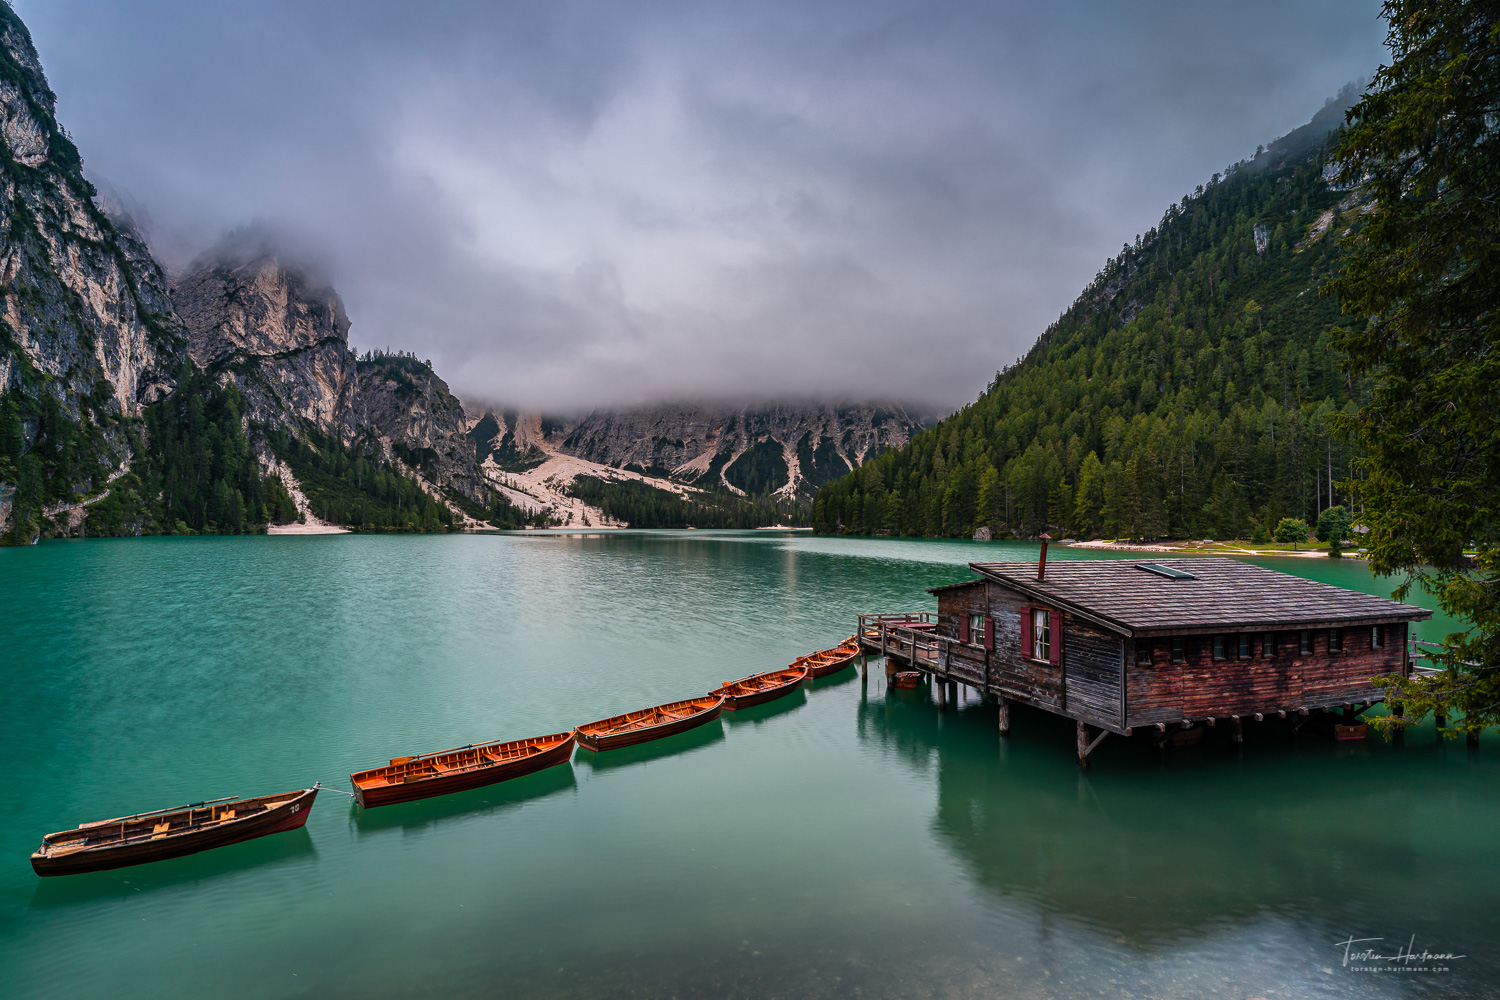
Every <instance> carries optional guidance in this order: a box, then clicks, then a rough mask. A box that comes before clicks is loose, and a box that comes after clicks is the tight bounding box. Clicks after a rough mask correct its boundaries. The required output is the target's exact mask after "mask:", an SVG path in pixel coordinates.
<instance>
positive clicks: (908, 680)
mask: <svg viewBox="0 0 1500 1000" xmlns="http://www.w3.org/2000/svg"><path fill="white" fill-rule="evenodd" d="M921 683H922V671H920V670H902V671H899V672H898V673H894V674H891V687H893V688H914V687H916V686H917V685H918V684H921Z"/></svg>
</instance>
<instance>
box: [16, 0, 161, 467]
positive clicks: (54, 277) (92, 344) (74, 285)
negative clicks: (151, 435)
mask: <svg viewBox="0 0 1500 1000" xmlns="http://www.w3.org/2000/svg"><path fill="white" fill-rule="evenodd" d="M0 63H4V73H3V74H0V142H3V143H4V145H5V152H6V154H7V155H6V157H5V162H4V163H3V164H0V320H3V325H0V391H11V390H15V391H18V392H20V393H21V394H22V396H23V397H24V398H27V399H30V400H32V401H36V400H38V399H40V398H42V397H43V396H51V397H52V398H53V399H55V400H56V401H57V402H58V404H59V405H60V407H61V410H62V412H63V414H64V415H65V416H66V417H67V418H68V419H69V420H73V421H79V420H87V421H89V422H90V423H91V424H93V425H94V426H96V427H98V428H100V435H99V439H102V441H103V445H102V447H100V452H99V454H98V456H97V457H98V459H99V461H100V462H101V464H102V465H103V466H106V467H113V466H116V465H118V464H119V463H121V462H124V461H127V460H128V457H129V451H128V448H127V446H126V444H125V442H124V439H123V435H122V434H121V433H120V432H119V429H118V427H117V426H115V424H114V420H113V418H114V417H117V416H126V417H129V416H134V415H136V414H138V413H139V412H140V409H141V407H142V406H143V405H145V404H147V403H150V402H152V401H154V400H155V399H157V398H160V396H161V395H162V394H163V393H165V392H167V391H169V390H170V389H171V387H172V386H173V384H174V381H175V374H176V372H177V370H178V368H179V367H180V366H181V364H182V363H183V361H184V360H185V359H186V357H187V354H186V349H185V348H186V338H185V331H184V330H183V328H182V325H181V323H180V322H179V321H178V320H177V319H176V317H175V316H174V315H173V313H172V308H171V304H170V299H169V297H168V294H167V282H166V278H165V276H164V275H163V274H162V271H161V268H160V267H159V266H158V265H157V263H156V261H155V260H154V259H152V257H151V254H150V252H149V251H148V250H147V249H146V247H145V245H144V244H143V243H142V242H141V241H140V239H139V238H138V237H137V236H136V234H135V233H133V232H131V231H130V230H128V229H122V228H120V227H118V226H117V225H116V224H115V223H114V222H113V220H111V219H110V218H109V216H108V215H106V214H105V213H104V212H103V211H102V210H101V209H100V208H99V206H98V205H97V204H95V201H94V189H93V186H92V185H91V184H89V182H88V181H87V180H85V179H84V177H83V174H82V170H81V161H80V159H79V156H78V151H77V149H76V148H75V147H74V145H73V142H72V140H71V139H69V138H68V137H67V135H66V134H65V133H64V132H63V131H62V130H61V128H60V127H59V126H58V123H57V120H56V118H55V117H54V114H53V108H54V103H55V101H54V97H53V94H52V91H51V90H50V89H49V88H48V86H47V81H46V78H45V77H44V76H43V75H42V68H41V63H40V61H39V60H38V59H37V54H36V50H35V48H34V47H33V46H32V42H31V36H30V33H29V32H27V30H26V27H25V25H23V24H22V23H21V21H20V19H19V18H17V17H16V15H15V13H14V12H13V11H12V10H11V9H10V7H9V6H5V7H3V8H0ZM96 440H97V439H96Z"/></svg>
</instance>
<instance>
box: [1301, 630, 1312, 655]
mask: <svg viewBox="0 0 1500 1000" xmlns="http://www.w3.org/2000/svg"><path fill="white" fill-rule="evenodd" d="M1298 649H1299V651H1300V652H1301V653H1302V655H1303V656H1311V655H1312V651H1313V650H1312V632H1311V631H1309V630H1308V629H1303V630H1302V635H1301V645H1300V646H1299V647H1298Z"/></svg>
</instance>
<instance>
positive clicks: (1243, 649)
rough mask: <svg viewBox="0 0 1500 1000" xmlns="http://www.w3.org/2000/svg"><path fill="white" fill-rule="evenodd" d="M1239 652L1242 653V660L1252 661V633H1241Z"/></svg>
mask: <svg viewBox="0 0 1500 1000" xmlns="http://www.w3.org/2000/svg"><path fill="white" fill-rule="evenodd" d="M1239 652H1240V659H1242V660H1248V659H1250V633H1249V632H1241V633H1240V650H1239Z"/></svg>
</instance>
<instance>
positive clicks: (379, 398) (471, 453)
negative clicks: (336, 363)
mask: <svg viewBox="0 0 1500 1000" xmlns="http://www.w3.org/2000/svg"><path fill="white" fill-rule="evenodd" d="M357 371H358V374H357V385H358V388H357V391H356V392H355V396H354V400H355V414H354V422H355V425H356V426H357V427H358V428H360V429H361V430H362V431H364V432H367V433H370V434H373V435H375V436H376V437H377V438H378V439H379V440H380V441H381V442H382V444H383V445H384V446H385V447H388V448H390V449H391V450H392V451H394V452H395V453H396V456H397V457H399V458H401V459H402V460H403V461H405V462H407V463H408V464H410V465H413V466H414V467H416V468H418V469H419V470H420V471H421V472H422V473H423V475H425V476H426V477H427V478H428V479H430V480H431V481H433V482H436V483H439V484H441V485H444V486H451V487H453V488H455V489H457V490H459V491H460V492H462V493H464V494H465V495H467V496H470V497H476V498H477V497H479V496H482V495H483V493H484V490H485V482H484V478H483V476H482V475H481V473H480V471H479V465H478V462H477V460H476V454H475V448H474V442H473V440H472V439H470V437H469V436H468V434H467V433H466V432H467V428H468V422H467V420H466V418H465V415H464V407H463V404H462V403H460V402H459V400H458V397H457V396H455V395H453V393H451V392H450V391H448V384H447V383H446V382H444V381H443V380H442V379H440V378H438V377H437V375H436V373H434V372H433V370H432V369H431V368H430V367H429V366H428V365H427V363H426V362H424V361H418V360H417V359H416V358H414V357H409V356H406V355H400V354H370V355H366V356H365V357H362V358H360V359H359V362H358V369H357Z"/></svg>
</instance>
